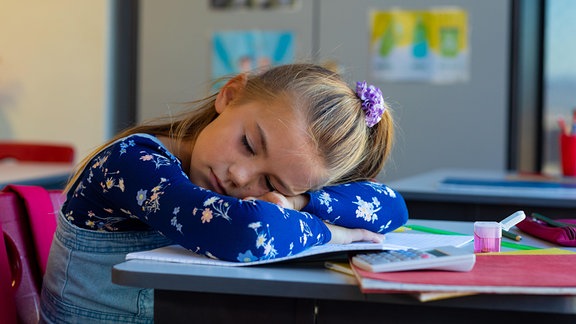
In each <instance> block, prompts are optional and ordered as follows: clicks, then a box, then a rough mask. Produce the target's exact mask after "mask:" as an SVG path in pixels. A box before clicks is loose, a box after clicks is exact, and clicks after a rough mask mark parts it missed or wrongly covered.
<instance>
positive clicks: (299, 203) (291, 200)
mask: <svg viewBox="0 0 576 324" xmlns="http://www.w3.org/2000/svg"><path fill="white" fill-rule="evenodd" d="M245 199H258V200H264V201H267V202H271V203H273V204H276V205H278V206H280V207H282V208H290V209H296V210H301V209H302V208H304V206H306V205H307V204H308V202H309V201H310V197H309V196H308V195H307V194H301V195H297V196H289V197H287V196H284V195H282V194H280V193H278V192H276V191H271V192H267V193H265V194H263V195H262V196H259V197H247V198H245Z"/></svg>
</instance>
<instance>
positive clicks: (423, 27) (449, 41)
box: [370, 8, 470, 83]
mask: <svg viewBox="0 0 576 324" xmlns="http://www.w3.org/2000/svg"><path fill="white" fill-rule="evenodd" d="M370 16H371V19H370V22H371V25H370V27H371V28H370V64H371V67H370V70H371V71H373V72H372V73H373V77H374V79H377V80H381V81H415V82H439V83H452V82H463V81H466V80H468V74H469V55H470V54H469V52H470V50H469V44H468V38H469V36H468V30H469V29H468V15H467V12H466V11H464V10H461V9H457V8H448V9H446V8H444V9H430V10H400V9H394V10H390V11H373V12H371V13H370Z"/></svg>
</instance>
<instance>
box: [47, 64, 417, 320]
mask: <svg viewBox="0 0 576 324" xmlns="http://www.w3.org/2000/svg"><path fill="white" fill-rule="evenodd" d="M193 106H194V108H195V109H191V110H190V111H186V112H184V113H182V114H181V115H179V116H177V117H170V118H168V120H167V121H164V120H161V121H158V122H155V123H150V124H143V125H138V126H134V127H132V128H129V129H127V130H126V131H124V132H122V133H120V134H118V135H117V136H116V137H115V138H113V139H111V140H110V141H109V142H107V143H105V144H104V145H102V146H101V147H99V148H98V149H96V150H95V151H94V152H93V153H92V154H90V155H89V156H87V157H86V158H85V159H84V160H83V162H82V163H81V164H80V166H79V168H78V170H77V172H76V174H75V175H74V177H73V178H72V179H71V180H70V182H69V184H68V186H67V188H66V194H67V200H66V202H65V203H64V204H63V206H62V209H61V211H60V219H59V225H58V229H57V232H56V235H55V238H54V241H53V244H52V248H51V252H50V259H49V262H48V268H47V271H46V275H45V278H44V285H43V291H42V320H43V321H44V322H47V323H66V322H68V321H70V322H82V323H88V322H90V321H98V322H99V323H101V322H103V321H111V322H147V321H150V322H151V321H152V320H153V292H152V290H150V289H145V290H142V289H137V288H129V287H121V286H117V285H114V284H112V283H111V280H110V273H111V268H112V266H113V265H114V264H117V263H120V262H122V261H124V258H125V256H126V254H127V253H130V252H135V251H142V250H149V249H153V248H157V247H160V246H165V245H169V244H174V243H177V244H180V245H182V246H183V247H185V248H187V249H190V250H192V251H194V252H196V253H199V254H204V255H207V256H210V257H212V258H218V259H222V260H229V261H237V262H246V261H253V260H263V259H270V258H278V257H282V256H286V255H291V254H296V253H299V252H301V251H303V250H305V249H307V248H309V247H311V246H315V245H320V244H325V243H350V242H354V241H373V242H379V241H381V240H382V239H383V235H384V234H385V233H387V232H390V231H392V230H394V229H396V228H398V227H400V226H401V225H403V224H404V223H405V222H406V221H407V210H406V205H405V203H404V200H403V198H402V197H401V196H400V195H399V194H398V193H397V192H395V191H394V190H392V189H391V188H388V187H387V186H386V185H384V184H379V183H375V182H371V181H369V179H373V178H375V177H376V175H377V174H378V173H379V172H380V171H381V170H382V168H383V166H384V162H385V161H386V159H387V158H388V155H389V153H390V149H391V144H392V138H393V120H392V116H391V113H390V109H389V108H388V107H387V105H386V103H385V102H384V100H383V98H382V93H381V92H380V90H379V89H378V88H376V87H374V86H371V85H367V84H366V82H359V83H358V84H357V87H356V90H355V91H354V90H353V89H351V88H350V87H348V86H347V85H346V83H345V82H344V81H343V80H342V79H341V77H340V76H339V75H337V74H335V73H334V72H332V71H330V70H327V69H324V68H322V67H320V66H316V65H311V64H292V65H285V66H280V67H275V68H271V69H269V70H267V71H264V72H261V73H259V74H252V75H248V74H240V75H238V76H236V77H233V78H231V79H230V80H229V81H228V82H227V83H226V84H225V85H224V86H223V87H222V88H221V89H220V90H219V91H218V93H216V94H214V95H212V96H209V97H207V98H205V99H203V100H200V101H196V102H194V103H193Z"/></svg>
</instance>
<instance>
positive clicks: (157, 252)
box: [126, 232, 473, 266]
mask: <svg viewBox="0 0 576 324" xmlns="http://www.w3.org/2000/svg"><path fill="white" fill-rule="evenodd" d="M472 240H473V236H471V235H440V234H416V233H394V232H393V233H388V234H386V240H385V241H384V242H383V243H368V242H356V243H351V244H325V245H319V246H313V247H311V248H309V249H307V250H305V251H303V252H300V253H298V254H295V255H290V256H285V257H281V258H275V259H268V260H258V261H252V262H230V261H222V260H215V259H211V258H208V257H206V256H204V255H200V254H196V253H194V252H192V251H189V250H187V249H185V248H183V247H181V246H180V245H170V246H165V247H161V248H158V249H154V250H149V251H141V252H133V253H129V254H128V255H126V260H133V259H139V260H155V261H163V262H177V263H192V264H206V265H220V266H250V265H259V264H267V263H275V262H281V261H288V260H296V259H298V260H300V259H303V258H311V257H314V258H316V257H318V258H322V257H329V256H333V255H335V254H342V253H347V252H360V251H378V250H401V249H407V248H413V249H430V248H434V247H438V246H446V245H453V246H457V247H459V246H462V245H464V244H466V243H468V242H471V241H472Z"/></svg>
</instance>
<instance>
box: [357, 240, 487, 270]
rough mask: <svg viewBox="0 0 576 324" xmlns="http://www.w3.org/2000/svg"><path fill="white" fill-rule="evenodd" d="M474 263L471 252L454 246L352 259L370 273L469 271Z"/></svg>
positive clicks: (370, 254) (399, 251)
mask: <svg viewBox="0 0 576 324" xmlns="http://www.w3.org/2000/svg"><path fill="white" fill-rule="evenodd" d="M475 262H476V255H475V254H474V253H473V252H470V251H466V250H464V249H460V248H457V247H455V246H441V247H437V248H433V249H428V250H416V249H406V250H386V251H381V252H370V253H361V254H357V255H355V256H353V257H352V263H353V264H354V265H356V266H357V267H359V268H361V269H364V270H367V271H371V272H393V271H408V270H446V271H461V272H465V271H470V270H472V268H473V267H474V263H475Z"/></svg>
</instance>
